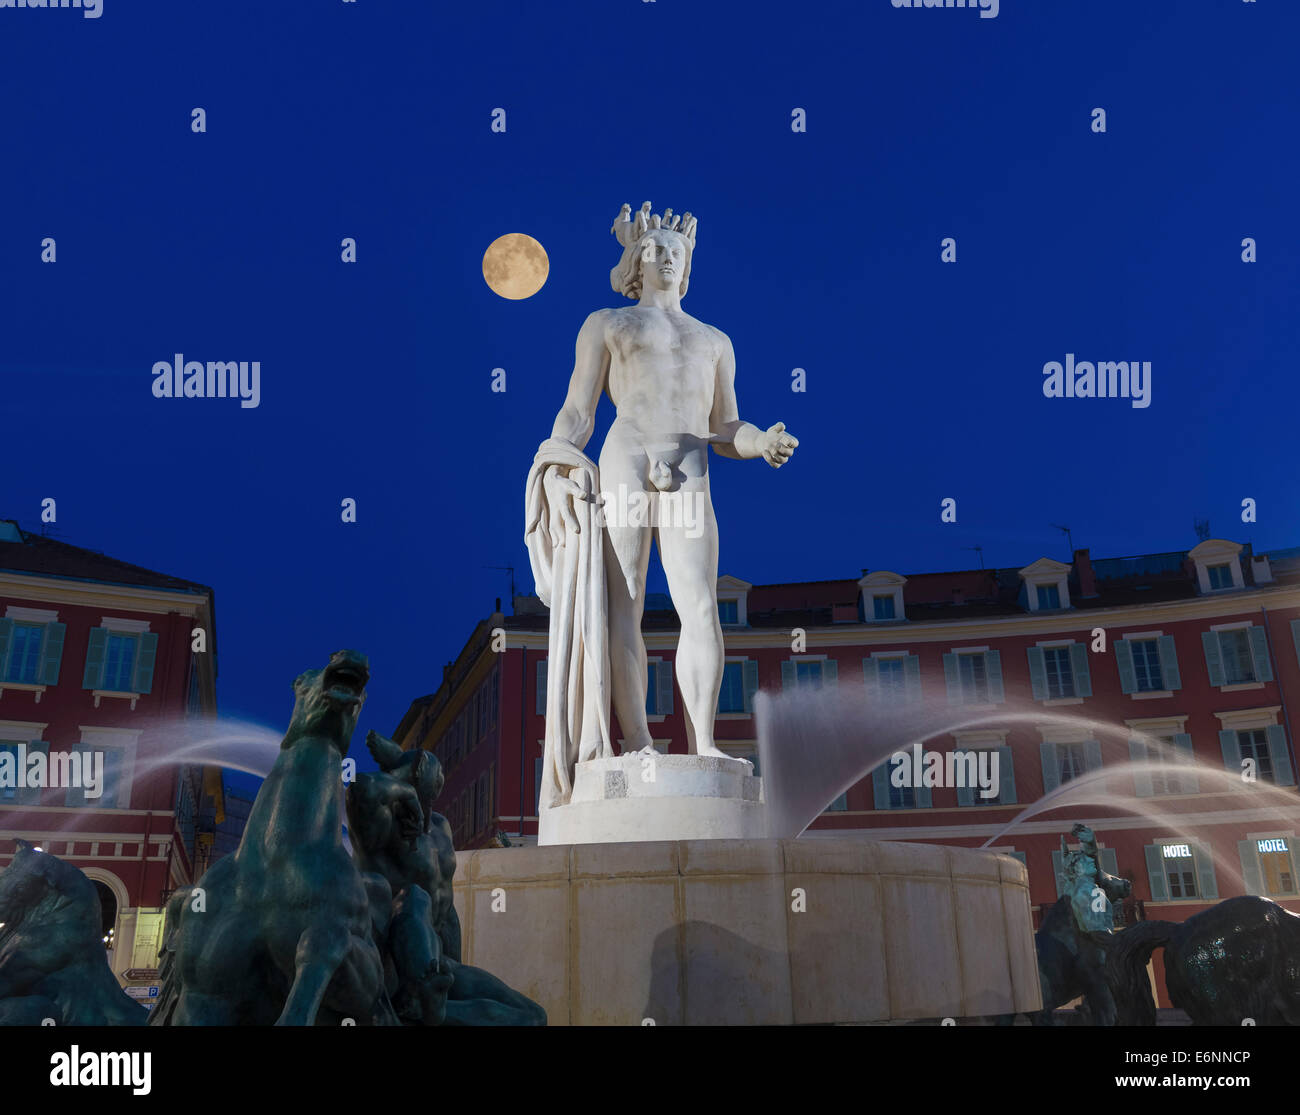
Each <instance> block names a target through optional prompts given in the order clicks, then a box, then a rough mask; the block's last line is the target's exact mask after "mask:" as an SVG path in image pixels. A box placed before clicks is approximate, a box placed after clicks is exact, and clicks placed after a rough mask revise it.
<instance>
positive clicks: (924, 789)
mask: <svg viewBox="0 0 1300 1115" xmlns="http://www.w3.org/2000/svg"><path fill="white" fill-rule="evenodd" d="M922 773H923V774H924V767H922ZM922 781H924V778H922ZM912 795H913V801H915V802H916V808H917V809H930V808H932V807H933V806H934V791H933V790H931V789H930V787H929V786H925V785H922V786H913V787H912Z"/></svg>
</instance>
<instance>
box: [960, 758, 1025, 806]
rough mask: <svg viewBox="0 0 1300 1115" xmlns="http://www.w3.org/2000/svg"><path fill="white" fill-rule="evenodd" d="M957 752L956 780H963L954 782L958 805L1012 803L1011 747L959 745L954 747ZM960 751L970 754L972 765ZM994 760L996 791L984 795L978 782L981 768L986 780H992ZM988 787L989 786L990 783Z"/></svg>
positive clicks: (1012, 767)
mask: <svg viewBox="0 0 1300 1115" xmlns="http://www.w3.org/2000/svg"><path fill="white" fill-rule="evenodd" d="M956 754H957V756H958V771H959V772H960V773H959V776H958V777H959V781H960V782H962V783H965V784H964V785H958V786H957V804H958V805H962V806H965V805H1014V804H1015V803H1016V772H1015V767H1014V766H1013V765H1012V758H1011V748H1009V747H1006V746H1002V747H978V748H975V747H959V748H958V749H957V751H956ZM963 755H971V756H973V757H974V758H973V762H974V767H973V769H972V766H971V763H970V761H968V760H965V759H963V758H962V756H963ZM983 755H987V758H984V759H983V766H982V767H981V762H980V760H981V756H983ZM994 764H996V769H997V782H998V792H997V793H996V794H994V795H993V796H992V797H987V798H986V797H985V796H984V790H983V788H982V787H981V786H980V785H979V780H980V772H981V769H982V770H983V771H984V772H985V773H987V774H989V776H990V778H989V781H990V782H991V781H992V777H991V776H992V772H993V770H994ZM990 788H991V787H990Z"/></svg>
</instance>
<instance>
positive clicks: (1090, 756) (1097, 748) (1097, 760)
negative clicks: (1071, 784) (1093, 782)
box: [1083, 739, 1101, 770]
mask: <svg viewBox="0 0 1300 1115" xmlns="http://www.w3.org/2000/svg"><path fill="white" fill-rule="evenodd" d="M1083 757H1084V761H1085V762H1086V763H1087V766H1088V769H1089V770H1101V743H1100V742H1099V741H1098V740H1095V739H1086V740H1084V741H1083Z"/></svg>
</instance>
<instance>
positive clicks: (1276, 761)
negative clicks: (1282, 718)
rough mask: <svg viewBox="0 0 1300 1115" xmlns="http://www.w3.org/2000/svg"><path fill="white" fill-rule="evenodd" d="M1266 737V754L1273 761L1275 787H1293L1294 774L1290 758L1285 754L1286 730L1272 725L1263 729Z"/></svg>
mask: <svg viewBox="0 0 1300 1115" xmlns="http://www.w3.org/2000/svg"><path fill="white" fill-rule="evenodd" d="M1264 734H1265V735H1266V736H1267V737H1268V754H1269V758H1271V759H1272V760H1273V783H1274V785H1277V786H1294V785H1295V773H1294V771H1292V769H1291V756H1290V755H1289V754H1288V753H1287V746H1286V729H1285V728H1284V727H1282V725H1281V724H1272V725H1270V726H1269V727H1267V728H1265V729H1264Z"/></svg>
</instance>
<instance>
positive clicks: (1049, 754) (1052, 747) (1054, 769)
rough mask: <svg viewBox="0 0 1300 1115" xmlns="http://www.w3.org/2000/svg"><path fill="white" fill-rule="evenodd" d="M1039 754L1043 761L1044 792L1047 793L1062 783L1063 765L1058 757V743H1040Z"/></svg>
mask: <svg viewBox="0 0 1300 1115" xmlns="http://www.w3.org/2000/svg"><path fill="white" fill-rule="evenodd" d="M1038 754H1039V757H1040V758H1041V759H1042V762H1043V794H1044V795H1046V794H1050V793H1051V792H1052V791H1053V790H1055V789H1056V787H1057V786H1059V785H1060V784H1061V766H1060V763H1058V762H1057V759H1056V744H1054V743H1047V742H1043V743H1040V744H1039V745H1038Z"/></svg>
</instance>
